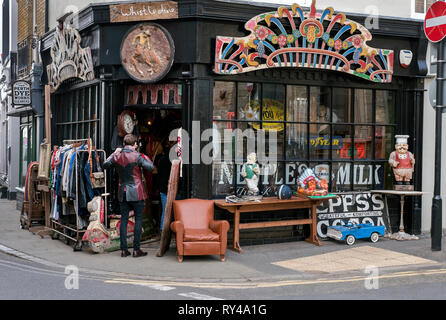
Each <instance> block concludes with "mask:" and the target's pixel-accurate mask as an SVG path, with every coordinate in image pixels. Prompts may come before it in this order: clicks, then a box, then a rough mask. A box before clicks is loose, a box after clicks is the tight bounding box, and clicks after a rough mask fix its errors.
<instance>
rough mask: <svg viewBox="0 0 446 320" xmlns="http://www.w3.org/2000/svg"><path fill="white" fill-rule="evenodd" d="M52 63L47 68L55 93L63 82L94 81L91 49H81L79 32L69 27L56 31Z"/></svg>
mask: <svg viewBox="0 0 446 320" xmlns="http://www.w3.org/2000/svg"><path fill="white" fill-rule="evenodd" d="M51 58H52V63H51V64H50V65H49V66H47V73H48V84H49V85H50V86H51V89H52V90H53V91H55V90H57V88H58V87H59V86H60V85H61V84H62V82H63V81H65V80H68V79H71V78H80V79H82V80H83V81H90V80H93V79H94V70H93V60H92V58H91V50H90V48H89V47H87V48H82V47H81V36H80V34H79V32H78V31H77V30H76V29H74V28H71V27H69V26H65V27H63V28H60V27H58V28H57V29H56V32H55V35H54V40H53V44H52V46H51Z"/></svg>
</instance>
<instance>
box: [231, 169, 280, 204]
mask: <svg viewBox="0 0 446 320" xmlns="http://www.w3.org/2000/svg"><path fill="white" fill-rule="evenodd" d="M236 167H237V175H236V177H235V178H236V194H237V195H238V196H243V195H245V194H246V193H247V189H246V182H245V181H244V179H243V177H242V175H241V172H242V167H243V164H238V165H236ZM283 173H284V163H281V162H279V163H273V164H260V175H259V184H258V188H259V192H260V193H261V194H262V195H263V196H274V192H275V191H276V189H277V186H279V185H281V184H283V183H284V181H285V179H284V176H283Z"/></svg>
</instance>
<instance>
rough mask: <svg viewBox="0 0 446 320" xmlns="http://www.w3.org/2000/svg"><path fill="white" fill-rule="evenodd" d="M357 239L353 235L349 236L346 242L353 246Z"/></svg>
mask: <svg viewBox="0 0 446 320" xmlns="http://www.w3.org/2000/svg"><path fill="white" fill-rule="evenodd" d="M355 241H356V238H355V237H354V236H352V235H351V234H350V235H348V236H347V238H346V239H345V242H346V243H347V244H348V245H349V246H351V245H353V244H354V243H355Z"/></svg>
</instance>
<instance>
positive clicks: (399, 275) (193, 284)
mask: <svg viewBox="0 0 446 320" xmlns="http://www.w3.org/2000/svg"><path fill="white" fill-rule="evenodd" d="M437 274H446V269H433V270H419V271H403V272H397V273H391V274H384V275H379V276H377V277H376V279H393V278H403V277H416V276H422V275H437ZM366 279H368V277H367V276H353V277H348V278H341V279H327V278H322V279H316V280H306V281H305V280H286V281H276V282H257V283H212V282H207V283H206V282H181V281H146V280H129V279H111V280H106V281H105V283H119V284H133V285H155V284H156V285H164V286H179V287H195V288H212V289H255V288H275V287H283V286H300V285H311V284H329V283H345V282H357V281H365V280H366Z"/></svg>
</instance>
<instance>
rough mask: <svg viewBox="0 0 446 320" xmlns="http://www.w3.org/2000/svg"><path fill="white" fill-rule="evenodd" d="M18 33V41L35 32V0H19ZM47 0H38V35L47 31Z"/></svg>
mask: <svg viewBox="0 0 446 320" xmlns="http://www.w3.org/2000/svg"><path fill="white" fill-rule="evenodd" d="M17 4H18V8H17V15H18V17H17V18H18V19H17V21H18V34H17V41H18V42H21V41H23V40H25V39H26V38H27V37H28V36H30V35H32V34H33V13H34V11H33V0H17ZM45 11H46V6H45V0H37V35H38V36H39V37H40V36H42V35H43V34H44V33H45Z"/></svg>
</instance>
